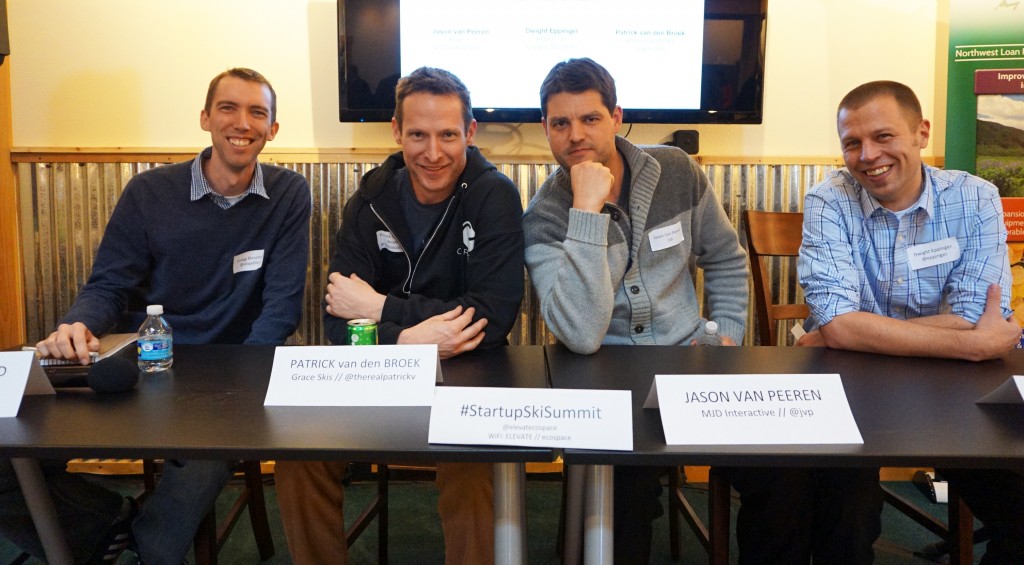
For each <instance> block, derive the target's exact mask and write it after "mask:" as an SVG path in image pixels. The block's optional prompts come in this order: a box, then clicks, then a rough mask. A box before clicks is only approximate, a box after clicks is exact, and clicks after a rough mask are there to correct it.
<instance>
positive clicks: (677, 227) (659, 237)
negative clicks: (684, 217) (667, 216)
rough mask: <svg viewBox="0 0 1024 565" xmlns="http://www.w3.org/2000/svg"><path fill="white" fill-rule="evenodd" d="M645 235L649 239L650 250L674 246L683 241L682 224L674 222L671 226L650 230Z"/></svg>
mask: <svg viewBox="0 0 1024 565" xmlns="http://www.w3.org/2000/svg"><path fill="white" fill-rule="evenodd" d="M647 237H648V238H650V240H651V251H661V250H662V249H668V248H669V247H675V246H676V245H679V244H680V243H682V242H683V224H682V223H680V222H676V223H674V224H672V225H671V226H665V227H663V228H658V229H656V230H651V233H649V234H647Z"/></svg>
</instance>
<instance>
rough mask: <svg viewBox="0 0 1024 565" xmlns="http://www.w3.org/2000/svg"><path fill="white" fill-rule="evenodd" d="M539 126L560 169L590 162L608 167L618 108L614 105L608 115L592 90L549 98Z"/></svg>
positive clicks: (619, 117) (612, 157)
mask: <svg viewBox="0 0 1024 565" xmlns="http://www.w3.org/2000/svg"><path fill="white" fill-rule="evenodd" d="M543 124H544V134H545V135H546V136H547V138H548V145H550V146H551V154H552V155H554V157H555V161H558V164H559V165H561V166H562V167H564V168H566V169H570V168H572V166H573V165H575V164H576V163H582V162H583V161H594V162H596V163H601V164H603V165H604V166H606V167H609V168H611V166H612V163H613V162H614V160H615V158H616V150H615V134H616V133H618V131H619V126H621V125H622V108H620V107H618V106H616V107H615V111H614V112H610V113H609V112H608V107H607V106H605V105H604V102H603V101H602V100H601V95H600V94H599V93H598V92H597V91H596V90H586V91H584V92H579V93H573V92H559V93H558V94H553V95H551V97H550V98H548V101H547V108H546V116H545V117H544V120H543Z"/></svg>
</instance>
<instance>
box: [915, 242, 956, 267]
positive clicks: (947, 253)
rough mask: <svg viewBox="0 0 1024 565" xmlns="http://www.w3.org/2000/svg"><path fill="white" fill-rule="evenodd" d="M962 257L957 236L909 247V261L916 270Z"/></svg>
mask: <svg viewBox="0 0 1024 565" xmlns="http://www.w3.org/2000/svg"><path fill="white" fill-rule="evenodd" d="M959 258H960V244H959V243H958V242H957V240H956V238H955V237H947V238H946V239H940V240H938V241H932V242H930V243H922V244H920V245H911V246H910V247H908V248H907V261H908V262H909V263H910V268H911V269H912V270H914V271H916V270H918V269H923V268H925V267H934V266H935V265H941V264H943V263H949V262H950V261H956V260H957V259H959Z"/></svg>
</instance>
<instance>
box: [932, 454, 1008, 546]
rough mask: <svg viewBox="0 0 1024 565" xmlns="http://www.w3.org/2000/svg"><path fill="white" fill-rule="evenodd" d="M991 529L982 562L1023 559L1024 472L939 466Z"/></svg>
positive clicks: (957, 492) (980, 518)
mask: <svg viewBox="0 0 1024 565" xmlns="http://www.w3.org/2000/svg"><path fill="white" fill-rule="evenodd" d="M936 471H938V473H939V474H940V475H942V476H943V477H945V478H946V480H947V481H949V486H950V489H951V490H953V491H954V492H955V494H959V495H960V497H961V498H963V499H964V502H966V503H967V507H968V508H970V509H971V512H972V513H973V514H974V516H975V517H977V518H978V520H980V521H981V523H982V524H984V525H985V531H986V532H988V533H989V536H990V537H989V541H988V546H987V548H986V550H985V556H984V557H983V558H982V560H981V563H982V565H1020V564H1021V563H1024V474H1022V473H1021V472H1020V471H1009V470H1003V469H936Z"/></svg>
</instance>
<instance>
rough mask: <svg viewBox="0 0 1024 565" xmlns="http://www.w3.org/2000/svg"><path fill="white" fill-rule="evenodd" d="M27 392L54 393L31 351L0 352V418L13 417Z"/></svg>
mask: <svg viewBox="0 0 1024 565" xmlns="http://www.w3.org/2000/svg"><path fill="white" fill-rule="evenodd" d="M29 394H54V392H53V387H52V386H50V381H49V380H47V378H46V374H45V373H43V368H42V367H40V366H39V361H38V360H37V359H36V354H35V353H33V352H32V351H5V352H2V353H0V418H13V417H15V416H17V415H18V409H19V408H21V399H22V397H24V396H26V395H29Z"/></svg>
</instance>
